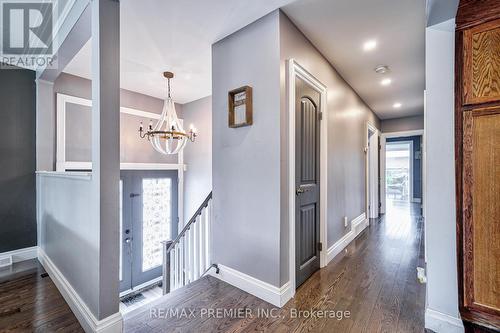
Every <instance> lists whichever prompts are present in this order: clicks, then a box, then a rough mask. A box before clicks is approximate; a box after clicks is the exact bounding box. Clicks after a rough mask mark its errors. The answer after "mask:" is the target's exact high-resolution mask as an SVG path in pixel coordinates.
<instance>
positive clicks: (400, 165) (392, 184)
mask: <svg viewBox="0 0 500 333" xmlns="http://www.w3.org/2000/svg"><path fill="white" fill-rule="evenodd" d="M412 150H413V143H412V142H411V141H410V142H408V141H403V142H388V143H387V145H386V155H385V156H386V157H385V158H386V162H385V179H386V183H385V193H386V200H387V202H388V203H390V202H392V201H404V202H408V201H409V199H410V193H411V191H412V178H413V177H412V171H413V168H412V153H411V151H412Z"/></svg>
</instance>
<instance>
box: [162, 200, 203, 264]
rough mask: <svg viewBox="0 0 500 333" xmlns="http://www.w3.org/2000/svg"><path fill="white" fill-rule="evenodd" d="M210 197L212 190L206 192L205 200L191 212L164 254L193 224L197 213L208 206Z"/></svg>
mask: <svg viewBox="0 0 500 333" xmlns="http://www.w3.org/2000/svg"><path fill="white" fill-rule="evenodd" d="M210 199H212V191H210V193H209V194H208V196H207V198H206V199H205V201H203V203H202V204H201V205H200V207H199V208H198V209H197V210H196V212H195V213H194V214H193V217H191V219H190V220H189V222H188V223H187V224H186V225H185V226H184V228H182V231H181V232H180V233H179V234H178V235H177V237H175V239H174V240H173V241H172V243H171V244H170V246H168V247H167V251H166V252H165V254H168V253H169V252H170V251H171V250H172V249H173V248H174V247H175V245H176V244H177V243H178V242H179V240H180V239H181V238H182V236H184V234H185V233H186V231H188V230H189V228H190V227H191V224H193V223H194V222H195V221H196V218H197V217H198V215H200V214H201V212H202V210H203V208H205V207H207V206H208V202H209V201H210Z"/></svg>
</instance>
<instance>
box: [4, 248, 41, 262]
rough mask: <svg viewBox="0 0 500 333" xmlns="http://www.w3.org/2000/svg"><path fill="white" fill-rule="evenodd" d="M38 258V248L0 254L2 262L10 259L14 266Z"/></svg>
mask: <svg viewBox="0 0 500 333" xmlns="http://www.w3.org/2000/svg"><path fill="white" fill-rule="evenodd" d="M36 257H38V246H32V247H26V248H24V249H19V250H14V251H9V252H2V253H0V262H3V261H4V260H5V259H8V258H10V260H9V261H10V262H11V263H12V264H14V263H16V262H21V261H25V260H29V259H35V258H36Z"/></svg>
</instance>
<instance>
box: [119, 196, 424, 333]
mask: <svg viewBox="0 0 500 333" xmlns="http://www.w3.org/2000/svg"><path fill="white" fill-rule="evenodd" d="M423 256H424V244H423V223H422V221H421V219H420V209H419V208H417V207H416V205H412V206H410V205H409V204H389V205H388V211H387V214H386V215H385V216H384V217H383V218H381V219H380V220H373V221H371V225H370V227H369V228H368V229H366V230H365V231H364V232H363V233H362V234H360V235H359V236H358V238H357V239H356V240H354V241H353V242H352V243H351V244H350V245H349V246H348V247H347V248H346V250H345V251H344V252H343V253H342V254H340V255H338V256H337V257H336V258H334V259H333V260H332V261H331V262H330V264H329V265H328V266H327V267H325V268H323V269H321V270H320V271H318V272H316V273H315V274H314V275H313V276H312V277H311V278H310V279H309V280H307V281H306V282H305V283H304V284H303V285H302V286H301V287H300V288H299V289H298V290H297V293H296V295H295V298H294V299H292V300H291V301H289V302H288V303H287V304H286V306H285V307H284V308H283V309H276V308H274V307H273V306H271V305H270V304H268V303H266V302H264V301H261V300H259V299H258V298H256V297H254V296H252V295H249V294H247V293H245V292H243V291H241V290H239V289H237V288H234V287H232V286H230V285H228V284H226V283H223V282H221V281H219V280H218V279H216V278H213V277H204V278H202V279H200V280H198V281H196V282H195V283H193V284H191V285H189V286H188V287H186V288H183V289H181V290H177V291H175V292H173V293H172V294H171V295H169V296H168V297H167V298H166V299H165V301H164V302H163V303H161V304H159V305H155V306H152V307H149V308H147V309H146V310H145V311H144V312H142V313H140V314H138V315H137V316H135V317H132V318H130V319H127V320H125V323H124V326H125V332H134V333H139V332H255V331H258V332H342V333H343V332H424V307H425V304H424V302H425V285H421V284H419V283H418V282H417V279H416V267H417V266H423V265H424V257H423ZM207 309H212V311H223V310H224V309H226V310H230V309H233V312H232V313H231V312H230V313H229V314H228V313H226V315H225V316H224V313H217V312H215V313H212V314H210V313H209V312H208V311H209V310H207ZM237 309H242V310H241V311H242V312H243V313H237V312H236V310H237ZM299 310H300V311H311V310H312V311H315V312H314V313H315V314H316V315H319V314H321V313H323V314H324V316H328V317H330V318H313V317H311V316H308V314H310V312H309V313H307V312H305V313H298V312H297V311H299ZM176 311H177V314H178V315H175V313H176ZM192 311H193V312H192ZM266 311H267V313H268V314H270V315H272V316H269V317H268V318H266V316H265V315H264V314H265V312H266ZM320 311H325V312H320ZM330 311H335V317H334V318H331V315H332V312H330ZM346 311H348V312H349V316H347V313H346ZM297 313H298V314H299V315H298V316H294V314H297ZM339 314H342V316H344V318H342V319H339Z"/></svg>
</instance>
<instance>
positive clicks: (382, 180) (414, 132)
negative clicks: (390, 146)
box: [380, 129, 425, 214]
mask: <svg viewBox="0 0 500 333" xmlns="http://www.w3.org/2000/svg"><path fill="white" fill-rule="evenodd" d="M406 136H421V137H422V140H421V142H420V144H421V148H420V149H421V164H422V207H423V208H424V211H425V203H424V198H423V196H424V186H425V174H424V170H425V151H424V149H425V135H424V130H423V129H422V130H412V131H399V132H387V133H382V135H381V137H380V138H381V144H380V145H381V149H380V184H382V185H381V186H380V203H381V207H380V213H382V214H385V211H386V200H385V192H386V191H385V155H386V147H385V146H386V140H387V138H399V137H406ZM412 197H413V193H412Z"/></svg>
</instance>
